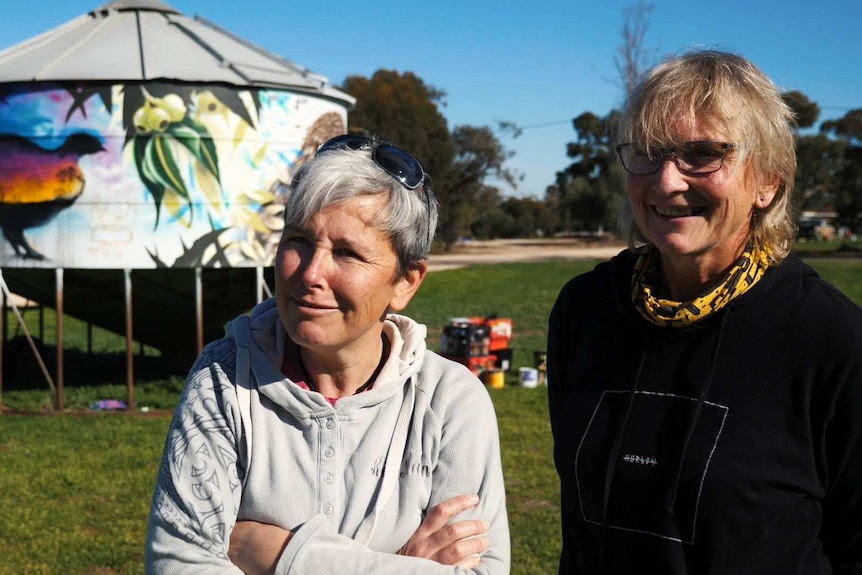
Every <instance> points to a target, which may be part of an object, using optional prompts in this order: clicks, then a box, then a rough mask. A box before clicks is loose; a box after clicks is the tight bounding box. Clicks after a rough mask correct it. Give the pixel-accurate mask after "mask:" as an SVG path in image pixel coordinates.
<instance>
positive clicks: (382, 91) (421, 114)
mask: <svg viewBox="0 0 862 575" xmlns="http://www.w3.org/2000/svg"><path fill="white" fill-rule="evenodd" d="M341 89H342V90H344V91H345V92H347V93H348V94H350V95H352V96H353V97H355V98H356V107H355V108H354V109H353V111H352V112H351V113H350V126H351V131H357V132H361V133H365V134H376V135H378V136H380V137H381V138H383V139H385V140H387V141H390V142H392V143H393V144H396V145H398V146H401V147H403V148H404V149H405V150H408V151H410V153H412V154H413V155H415V156H416V158H417V159H418V160H419V162H420V163H421V164H422V166H423V167H424V168H425V171H426V172H428V173H429V174H430V175H431V177H432V179H433V189H434V193H435V195H436V196H437V199H438V201H439V203H440V230H439V233H438V240H439V241H440V242H441V243H443V245H444V247H448V246H449V245H451V244H452V243H453V242H454V241H456V240H457V239H458V238H459V237H460V236H461V235H464V234H466V233H468V232H469V231H470V226H471V225H472V224H473V223H474V222H475V220H476V219H477V218H479V217H482V215H483V212H484V211H486V210H488V209H490V208H491V207H493V206H495V205H496V204H498V203H499V202H500V195H499V190H497V189H496V188H494V187H491V186H488V185H486V183H485V182H486V180H487V179H490V178H496V179H498V180H502V181H506V182H508V183H510V184H511V185H512V186H515V185H516V182H517V179H518V178H517V175H516V174H515V173H514V172H512V171H510V170H509V169H508V168H506V166H505V163H506V160H508V159H509V158H511V157H512V155H513V152H509V151H507V150H506V149H505V148H504V147H503V146H502V145H501V144H500V142H499V140H498V139H497V138H496V136H494V133H493V132H492V131H491V129H490V128H488V127H475V126H458V127H456V128H455V129H454V130H453V131H452V132H451V133H450V132H449V129H448V126H447V122H446V118H445V117H444V116H443V114H442V113H441V112H440V107H442V106H443V105H444V98H445V95H446V94H445V92H443V91H442V90H438V89H436V88H434V87H432V86H428V85H427V84H425V82H423V81H422V79H421V78H419V77H418V76H416V75H415V74H413V73H412V72H405V73H404V74H399V73H398V72H396V71H392V70H378V71H377V72H375V73H374V75H373V76H372V77H371V78H370V79H369V78H364V77H362V76H350V77H348V78H347V79H346V80H345V81H344V84H343V86H342V87H341Z"/></svg>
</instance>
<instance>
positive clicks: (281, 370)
mask: <svg viewBox="0 0 862 575" xmlns="http://www.w3.org/2000/svg"><path fill="white" fill-rule="evenodd" d="M436 227H437V203H436V200H435V199H434V194H433V192H432V190H431V186H430V180H429V178H428V176H427V174H425V172H424V171H423V169H422V167H421V166H420V164H419V162H418V161H417V160H416V159H415V158H413V156H411V155H410V154H408V153H407V152H405V151H403V150H401V149H399V148H397V147H396V146H394V145H392V144H390V143H387V142H382V141H379V140H376V139H373V138H366V137H362V136H350V135H345V136H339V137H336V138H334V139H332V140H330V141H328V142H326V143H324V144H323V145H322V146H321V147H320V149H319V150H318V151H317V154H316V155H315V157H314V158H313V159H311V160H309V161H308V162H307V163H305V164H303V166H302V167H301V168H300V169H299V170H298V171H297V173H296V175H295V176H294V178H293V181H292V182H291V184H290V186H289V190H288V196H287V202H286V206H285V226H284V230H283V233H282V238H281V242H280V245H279V249H278V254H277V256H276V274H275V276H276V282H275V296H274V297H273V298H271V299H270V300H267V301H265V302H263V303H261V304H260V305H258V306H256V307H255V308H254V309H253V310H252V311H251V313H250V314H249V315H248V316H245V315H243V316H240V317H238V318H237V319H236V320H234V321H233V322H232V323H231V324H229V326H228V328H227V335H226V337H225V338H223V339H221V340H219V341H217V342H215V343H212V344H210V345H208V346H207V347H206V348H205V349H204V351H203V354H202V355H201V357H199V358H198V360H197V362H196V363H195V365H194V367H193V368H192V370H191V372H190V374H189V377H188V381H187V385H186V387H185V390H184V392H183V395H182V398H181V401H180V404H179V407H178V408H177V411H176V414H175V416H174V420H173V422H172V424H171V428H170V431H169V433H168V439H167V443H166V446H165V452H164V457H163V461H162V465H161V469H160V471H159V476H158V482H157V486H156V492H155V496H154V499H153V506H152V511H151V514H150V524H149V530H148V536H147V547H146V566H147V573H175V572H176V573H201V574H205V573H220V574H222V573H236V574H240V573H243V572H244V573H246V574H254V573H276V574H285V575H286V574H292V573H330V574H337V573H350V574H361V573H368V574H372V573H373V574H381V573H393V574H394V573H398V574H399V575H400V574H403V573H428V574H438V573H439V574H454V573H468V572H469V573H476V574H488V575H503V574H505V573H508V571H509V530H508V523H507V517H506V504H505V489H504V485H503V474H502V468H501V463H500V450H499V440H498V436H497V424H496V418H495V415H494V409H493V405H492V403H491V401H490V397H489V396H488V394H487V392H486V391H485V389H484V387H483V385H482V384H481V382H480V381H479V380H478V379H477V378H476V377H475V376H473V374H472V373H471V372H470V371H469V370H468V369H467V368H466V367H465V366H463V365H460V364H457V363H454V362H451V361H449V360H446V359H444V358H442V357H440V356H439V355H437V354H435V353H434V352H432V351H430V350H428V349H427V348H426V344H425V334H426V329H425V326H423V325H420V324H417V323H416V322H414V321H413V320H411V319H409V318H407V317H405V316H403V315H399V314H398V313H397V312H399V311H401V310H403V309H404V308H405V307H406V306H407V304H408V303H409V301H410V300H411V298H412V297H413V296H414V294H415V293H416V291H417V290H418V289H419V286H420V285H421V283H422V281H423V279H424V277H425V274H426V272H427V269H428V264H427V259H428V253H429V250H430V249H431V244H432V241H433V239H434V234H435V231H436Z"/></svg>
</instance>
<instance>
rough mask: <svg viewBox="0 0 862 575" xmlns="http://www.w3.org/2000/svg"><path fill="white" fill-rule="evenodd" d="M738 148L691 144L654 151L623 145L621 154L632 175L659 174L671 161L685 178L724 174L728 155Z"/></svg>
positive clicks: (725, 145)
mask: <svg viewBox="0 0 862 575" xmlns="http://www.w3.org/2000/svg"><path fill="white" fill-rule="evenodd" d="M734 148H736V144H728V143H725V142H687V143H685V144H682V145H680V146H678V147H676V148H670V149H660V148H655V149H652V150H647V149H645V148H644V147H643V146H641V145H639V144H620V145H619V146H617V154H619V156H620V161H622V163H623V168H625V169H626V171H627V172H629V173H630V174H637V175H639V176H648V175H650V174H655V173H658V171H659V170H660V169H661V167H662V165H663V164H664V163H665V162H667V161H671V162H673V163H674V164H675V165H676V167H677V169H678V170H679V171H680V172H682V173H683V174H687V175H689V176H702V175H705V174H711V173H713V172H717V171H718V170H720V169H721V166H722V164H723V163H724V158H725V157H726V156H727V153H728V152H729V151H730V150H733V149H734Z"/></svg>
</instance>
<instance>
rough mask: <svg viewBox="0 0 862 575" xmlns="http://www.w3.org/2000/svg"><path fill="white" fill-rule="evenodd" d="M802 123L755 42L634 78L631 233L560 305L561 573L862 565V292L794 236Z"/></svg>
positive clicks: (551, 344) (626, 112)
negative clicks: (840, 286) (832, 277)
mask: <svg viewBox="0 0 862 575" xmlns="http://www.w3.org/2000/svg"><path fill="white" fill-rule="evenodd" d="M793 128H794V123H793V117H792V113H791V111H790V110H789V108H788V107H787V105H786V104H785V103H784V101H783V100H782V97H781V93H780V91H779V90H778V88H777V87H776V86H775V85H774V84H773V82H772V81H770V80H769V78H767V77H766V76H765V75H764V74H763V73H762V72H761V71H760V70H759V69H758V68H757V67H756V66H755V65H754V64H752V63H751V62H750V61H748V60H747V59H745V58H743V57H741V56H738V55H736V54H730V53H726V52H719V51H710V50H706V51H693V52H689V53H685V54H682V55H679V56H677V57H674V58H671V59H669V60H667V61H665V62H663V63H661V64H659V65H658V66H656V67H655V68H654V69H653V70H651V71H650V72H649V73H648V74H646V75H645V76H644V78H643V79H642V81H641V82H640V84H639V85H638V86H636V87H635V88H634V89H633V90H632V91H631V92H630V93H629V94H628V97H627V99H626V101H625V105H624V108H623V110H622V113H621V115H620V122H619V124H618V126H617V146H616V150H617V153H618V156H619V160H620V161H621V163H622V167H623V168H624V169H625V171H626V172H627V176H626V191H627V203H626V205H625V207H624V209H623V210H622V213H621V217H620V223H621V228H622V232H623V234H624V235H625V237H626V238H627V239H628V241H629V247H628V249H626V250H624V251H623V252H621V253H620V254H619V255H617V256H616V257H615V258H613V259H612V260H610V261H608V262H604V263H602V264H599V265H598V266H596V268H595V269H594V270H592V271H591V272H588V273H586V274H584V275H581V276H579V277H576V278H574V279H572V280H571V281H570V282H569V283H568V284H567V285H566V286H565V287H564V288H563V290H562V291H561V293H560V295H559V297H558V299H557V302H556V304H555V305H554V308H553V311H552V312H551V316H550V319H549V333H548V355H547V374H548V382H549V404H550V417H551V427H552V431H553V434H554V442H555V450H554V457H555V463H556V467H557V471H558V473H559V475H560V481H561V493H562V540H563V549H562V554H561V560H560V573H561V574H570V573H577V574H598V573H609V574H610V573H612V574H615V575H625V574H628V573H662V574H676V573H679V574H682V573H715V574H733V575H741V574H764V575H765V574H774V573H798V574H805V575H809V574H810V575H814V574H820V573H843V574H850V573H860V572H862V457H860V456H859V454H860V453H862V309H860V308H859V307H858V306H857V305H856V304H854V303H853V302H851V301H850V300H849V299H848V298H847V297H845V296H844V295H842V294H841V293H840V292H839V291H838V290H837V289H835V288H834V287H832V286H831V285H829V284H827V283H826V282H824V281H823V280H822V279H821V278H820V277H819V276H818V275H817V273H816V272H815V271H814V270H813V269H812V268H811V267H809V266H808V265H806V264H805V263H803V262H802V261H801V260H800V259H799V258H798V257H796V256H794V255H793V254H791V248H792V246H793V241H794V236H795V227H794V225H793V218H792V197H791V192H792V188H793V182H794V177H795V171H796V156H795V150H794V137H793Z"/></svg>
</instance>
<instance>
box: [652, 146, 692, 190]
mask: <svg viewBox="0 0 862 575" xmlns="http://www.w3.org/2000/svg"><path fill="white" fill-rule="evenodd" d="M655 187H656V188H657V189H659V190H661V191H664V192H677V191H680V190H687V189H688V182H687V181H686V179H685V175H684V174H683V173H682V172H681V171H680V169H679V166H678V165H677V159H676V155H675V154H669V155H667V156H665V157H664V158H663V161H662V163H661V167H659V169H658V172H657V173H656V180H655Z"/></svg>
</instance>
